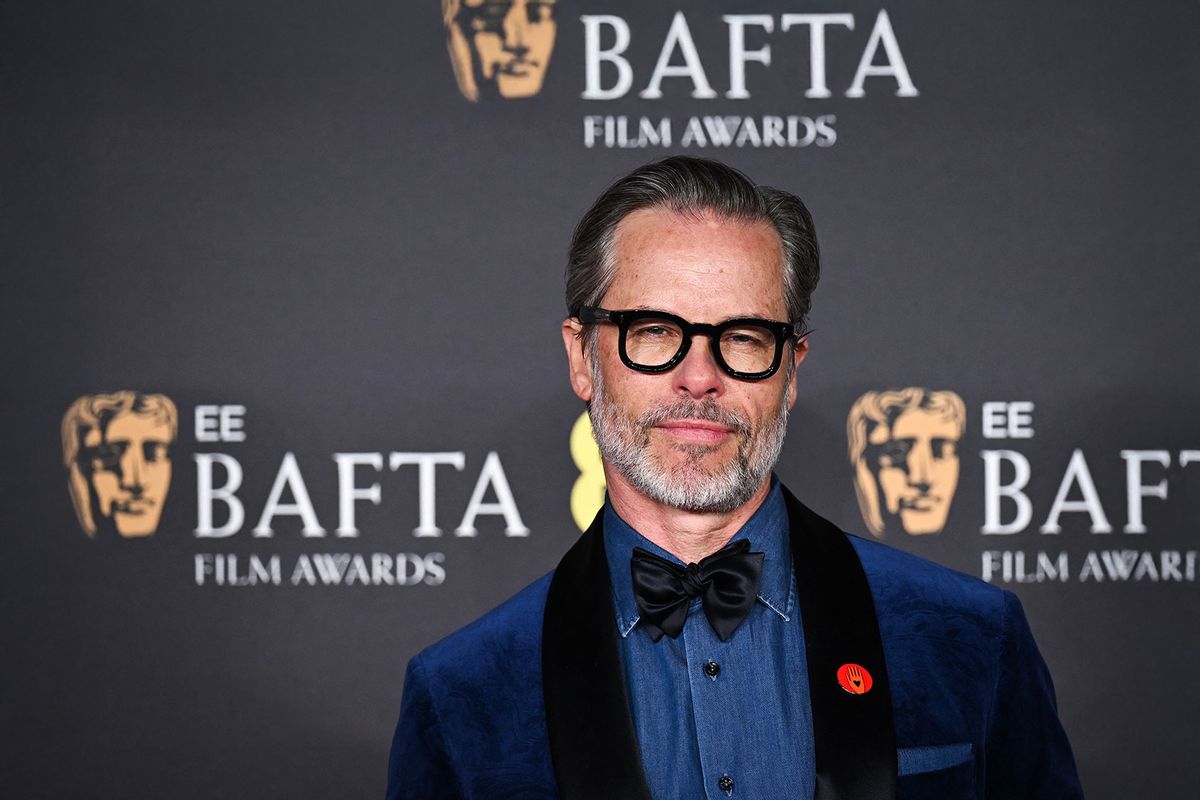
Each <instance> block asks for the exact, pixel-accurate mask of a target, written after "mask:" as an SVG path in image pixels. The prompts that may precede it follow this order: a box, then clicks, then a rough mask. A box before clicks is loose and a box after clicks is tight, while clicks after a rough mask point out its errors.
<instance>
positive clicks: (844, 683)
mask: <svg viewBox="0 0 1200 800" xmlns="http://www.w3.org/2000/svg"><path fill="white" fill-rule="evenodd" d="M837 682H838V686H841V687H842V688H843V689H845V690H846V691H847V692H849V693H850V694H866V693H867V692H869V691H871V673H869V672H867V670H866V669H865V668H863V667H860V666H859V665H858V664H842V665H841V666H840V667H838V671H837Z"/></svg>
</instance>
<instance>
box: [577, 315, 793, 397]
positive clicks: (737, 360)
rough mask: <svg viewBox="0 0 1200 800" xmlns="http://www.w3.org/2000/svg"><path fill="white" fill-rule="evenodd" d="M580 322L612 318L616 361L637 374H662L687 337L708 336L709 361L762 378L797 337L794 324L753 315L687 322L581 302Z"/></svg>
mask: <svg viewBox="0 0 1200 800" xmlns="http://www.w3.org/2000/svg"><path fill="white" fill-rule="evenodd" d="M574 316H576V317H578V318H579V321H580V322H582V323H584V324H585V325H591V324H594V323H597V322H611V323H613V324H614V325H616V326H617V330H618V331H619V332H620V336H619V337H618V342H619V344H618V352H619V353H620V356H621V361H622V362H624V364H625V366H627V367H629V368H630V369H633V370H637V371H638V372H667V371H669V370H671V369H673V368H674V367H675V365H677V364H678V363H679V362H680V361H682V360H683V357H684V356H686V355H687V352H688V348H690V347H691V346H692V337H693V336H695V335H696V334H702V335H704V336H707V337H708V345H709V348H710V349H711V350H712V354H713V359H714V360H715V361H716V362H717V365H718V366H720V367H721V369H723V370H724V371H725V372H726V373H728V374H729V375H732V376H733V377H735V378H738V379H739V380H743V381H761V380H765V379H766V378H769V377H771V376H772V375H774V374H775V371H776V370H778V369H779V363H780V361H781V360H782V359H783V345H784V342H786V341H788V340H789V339H793V338H799V337H798V336H797V333H796V326H795V325H792V324H790V323H787V322H775V321H774V320H769V319H758V318H757V317H739V318H737V319H729V320H725V321H724V322H719V323H717V324H716V325H710V324H708V323H703V322H688V321H687V320H685V319H683V318H682V317H677V316H675V315H674V314H668V313H667V312H666V311H653V310H649V309H645V310H643V309H636V310H631V311H609V310H608V309H605V308H600V307H598V306H581V307H580V308H579V310H578V311H577V312H576V313H575V315H574Z"/></svg>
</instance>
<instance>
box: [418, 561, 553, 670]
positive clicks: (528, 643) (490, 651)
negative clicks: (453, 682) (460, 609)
mask: <svg viewBox="0 0 1200 800" xmlns="http://www.w3.org/2000/svg"><path fill="white" fill-rule="evenodd" d="M553 575H554V573H553V572H549V573H547V574H545V575H543V576H542V577H540V578H538V579H537V580H535V581H534V582H533V583H531V584H529V585H528V586H526V587H525V588H524V589H522V590H521V591H519V592H517V593H516V594H515V595H513V596H512V597H510V598H509V599H507V600H505V601H504V602H503V603H501V604H500V605H498V606H496V607H495V608H493V609H492V610H491V611H489V612H487V613H486V614H484V615H483V616H482V617H480V618H478V619H476V620H475V621H474V622H471V623H469V624H467V625H465V626H463V627H462V628H459V629H458V630H457V631H455V632H453V633H451V634H449V635H448V636H446V637H445V638H443V639H441V640H439V641H437V642H434V643H433V644H431V645H429V646H428V647H426V648H425V649H424V650H422V651H421V652H420V653H418V654H417V655H416V656H415V659H416V660H419V661H420V662H422V664H423V665H424V666H425V668H426V669H427V670H430V671H433V672H435V673H439V674H445V673H446V672H449V673H450V674H453V673H456V672H461V671H463V670H471V669H474V668H478V667H480V666H484V665H485V664H484V663H483V662H491V661H494V660H496V659H501V658H505V657H512V656H517V655H519V656H520V657H521V659H522V665H523V666H526V665H527V659H528V658H529V657H530V655H535V656H536V655H538V654H539V653H540V649H541V638H542V614H543V611H544V610H545V607H546V593H547V592H548V591H549V589H550V579H551V577H553ZM531 651H532V652H531Z"/></svg>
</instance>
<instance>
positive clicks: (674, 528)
mask: <svg viewBox="0 0 1200 800" xmlns="http://www.w3.org/2000/svg"><path fill="white" fill-rule="evenodd" d="M604 472H605V478H606V479H607V482H608V500H609V502H610V503H612V506H613V510H615V511H616V512H617V514H619V515H620V517H621V519H623V520H625V521H626V522H627V523H629V525H630V526H631V527H632V528H633V529H634V530H636V531H637V532H638V533H640V534H641V535H642V536H645V537H646V538H647V539H649V540H650V541H652V542H654V543H655V544H656V545H658V546H659V547H661V548H662V549H664V550H666V551H667V552H668V553H670V554H671V555H673V556H675V557H676V558H678V559H679V560H680V561H682V562H683V563H685V564H690V563H693V562H696V561H699V560H700V559H702V558H704V557H705V556H708V555H712V554H713V553H715V552H717V551H718V550H720V549H721V548H722V547H724V546H725V544H726V543H727V542H728V541H729V540H730V539H732V538H733V535H734V534H735V533H737V532H738V531H739V530H741V528H742V526H743V525H745V524H746V520H748V519H750V517H752V516H753V515H754V512H755V511H757V510H758V507H759V506H761V505H762V502H763V500H764V499H766V497H767V494H768V492H770V491H771V479H770V477H768V478H767V479H766V480H764V481H763V484H762V486H760V487H758V489H757V491H755V492H754V494H753V495H752V496H751V497H750V499H749V500H747V501H746V502H745V503H743V504H742V505H740V506H738V507H737V508H735V509H734V510H733V511H728V512H718V511H684V510H682V509H679V508H673V507H671V506H665V505H663V504H662V503H659V502H658V501H656V500H652V499H650V498H649V497H646V495H644V494H642V493H641V492H638V491H637V490H636V489H634V488H633V487H632V486H630V485H629V484H628V483H627V482H626V481H625V479H624V478H622V477H621V476H620V475H619V474H616V472H615V471H614V470H609V469H608V468H607V466H606V467H605V470H604Z"/></svg>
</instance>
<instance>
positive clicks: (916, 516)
mask: <svg viewBox="0 0 1200 800" xmlns="http://www.w3.org/2000/svg"><path fill="white" fill-rule="evenodd" d="M876 431H878V432H880V433H881V434H882V435H881V437H880V438H881V441H879V442H875V441H872V442H871V444H870V445H868V448H867V457H868V458H869V459H870V460H871V463H872V464H873V465H874V466H875V467H876V468H877V470H878V472H877V478H878V480H879V491H880V493H881V494H882V495H883V501H884V502H883V504H884V508H885V509H886V516H888V517H897V516H898V517H899V518H900V524H901V525H902V526H903V527H904V530H905V531H907V532H908V533H910V534H926V533H938V532H939V531H941V530H942V528H943V527H945V525H946V516H947V515H948V514H949V512H950V501H951V500H952V499H953V498H954V490H955V488H956V487H957V486H958V450H957V442H958V438H959V429H958V425H957V424H956V423H955V422H954V421H953V420H949V419H946V418H945V417H944V416H943V415H941V414H938V413H936V412H933V411H928V410H925V409H921V408H911V409H908V410H907V411H904V412H902V413H901V414H900V416H898V417H896V421H895V422H894V423H893V424H892V429H891V432H890V436H888V435H887V430H886V428H884V427H883V426H880V427H879V428H877V429H876ZM885 436H886V438H884V437H885Z"/></svg>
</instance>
